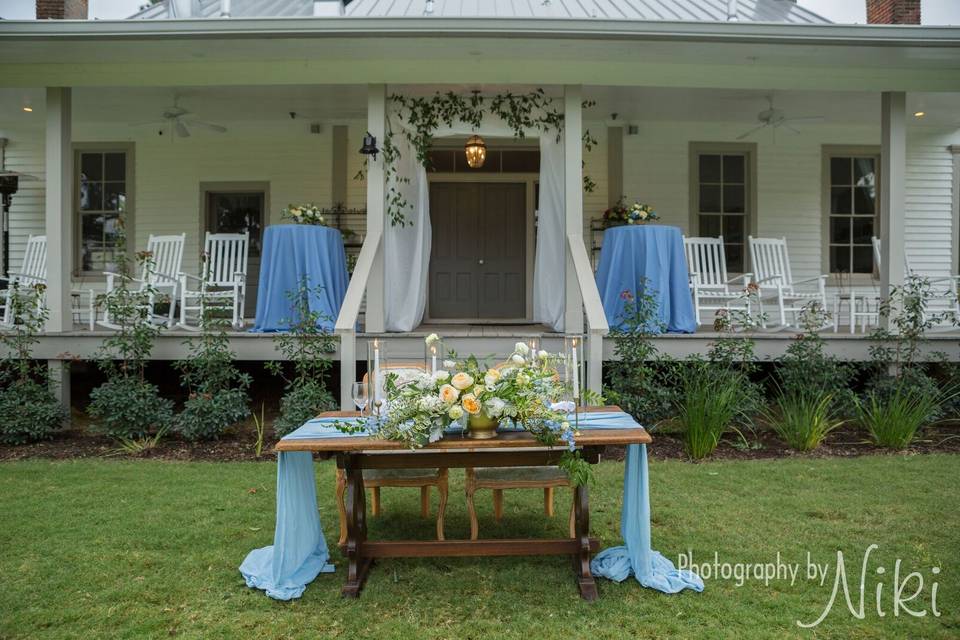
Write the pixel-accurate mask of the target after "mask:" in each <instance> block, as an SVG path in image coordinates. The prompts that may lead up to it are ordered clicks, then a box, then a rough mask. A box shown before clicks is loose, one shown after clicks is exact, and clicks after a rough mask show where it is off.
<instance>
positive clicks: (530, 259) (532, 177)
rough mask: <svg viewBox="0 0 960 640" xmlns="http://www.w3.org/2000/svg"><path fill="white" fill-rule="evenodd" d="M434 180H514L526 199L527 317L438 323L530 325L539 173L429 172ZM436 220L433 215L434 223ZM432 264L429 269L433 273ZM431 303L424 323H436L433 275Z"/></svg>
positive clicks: (442, 321) (449, 320)
mask: <svg viewBox="0 0 960 640" xmlns="http://www.w3.org/2000/svg"><path fill="white" fill-rule="evenodd" d="M433 182H460V183H477V182H480V183H484V182H491V183H492V182H497V183H513V184H523V185H524V191H525V200H526V220H527V224H526V236H527V237H526V245H527V246H526V269H525V272H526V273H525V278H526V282H525V283H524V284H525V287H524V289H525V292H526V298H527V300H526V305H525V306H526V316H525V317H523V318H459V319H449V318H441V319H439V320H436V322H439V323H443V324H509V323H517V324H527V323H530V322H533V265H534V259H535V255H534V254H535V252H536V241H535V240H536V239H535V237H534V236H535V234H536V220H535V217H536V201H535V198H536V184H537V183H538V182H540V174H539V173H439V172H431V173H427V183H428V184H429V183H433ZM432 223H433V219H432V218H431V224H432ZM429 269H430V267H429V265H428V266H427V270H428V272H429ZM426 295H427V305H426V309H425V310H424V314H423V321H424V322H433V321H434V320H433V318H431V317H430V303H429V301H430V278H429V277H428V278H427V290H426Z"/></svg>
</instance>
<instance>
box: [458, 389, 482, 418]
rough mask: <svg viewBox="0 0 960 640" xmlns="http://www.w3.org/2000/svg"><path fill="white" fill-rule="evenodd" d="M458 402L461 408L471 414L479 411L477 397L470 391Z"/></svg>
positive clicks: (473, 414)
mask: <svg viewBox="0 0 960 640" xmlns="http://www.w3.org/2000/svg"><path fill="white" fill-rule="evenodd" d="M460 404H461V405H463V410H464V411H466V412H467V413H469V414H470V415H472V416H475V415H477V414H478V413H480V401H479V400H477V397H476V396H475V395H473V394H472V393H468V394H467V395H465V396H463V399H462V400H461V401H460Z"/></svg>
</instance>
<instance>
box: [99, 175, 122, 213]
mask: <svg viewBox="0 0 960 640" xmlns="http://www.w3.org/2000/svg"><path fill="white" fill-rule="evenodd" d="M126 190H127V188H126V183H123V182H107V183H104V185H103V208H104V210H106V211H123V204H124V200H125V197H126V195H125V192H126Z"/></svg>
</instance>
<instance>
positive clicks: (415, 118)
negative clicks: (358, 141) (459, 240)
mask: <svg viewBox="0 0 960 640" xmlns="http://www.w3.org/2000/svg"><path fill="white" fill-rule="evenodd" d="M390 101H391V102H392V103H393V104H394V105H395V106H396V108H397V110H398V111H399V112H400V113H406V114H407V121H408V122H409V123H410V125H411V129H404V130H402V135H403V136H404V137H405V138H406V139H407V141H408V142H410V144H411V146H413V148H414V150H415V151H416V154H417V161H418V162H419V163H420V164H421V165H422V166H424V167H425V168H427V169H430V168H431V167H430V147H431V146H432V144H433V135H434V133H435V132H436V130H437V129H439V128H440V125H441V124H445V125H446V126H448V127H450V126H453V123H454V122H458V121H460V122H464V123H467V124H469V125H470V126H471V127H472V128H474V129H480V126H481V125H482V123H483V117H484V114H485V113H487V112H489V113H492V114H493V115H495V116H497V117H498V118H500V119H501V120H503V121H504V122H505V123H507V126H509V127H510V129H511V130H512V131H513V137H514V138H515V139H518V140H522V139H524V138H525V137H526V131H528V130H531V129H534V130H537V131H540V132H541V133H542V134H544V135H547V134H553V135H556V139H557V142H559V141H560V136H561V135H562V133H563V121H564V118H563V114H562V113H561V112H559V111H557V109H556V108H555V107H554V106H553V99H552V98H550V97H548V96H547V95H546V93H545V92H544V91H543V89H537V90H535V91H532V92H530V93H526V94H515V93H504V94H497V95H495V96H493V97H491V98H486V97H484V96H482V95H480V94H479V93H474V94H473V95H472V96H469V97H464V96H462V95H458V94H456V93H453V92H452V91H451V92H447V93H439V92H438V93H436V94H435V95H433V96H431V97H429V98H427V97H415V98H411V97H407V96H402V95H398V94H394V95H391V96H390ZM594 104H595V103H594V102H593V101H590V100H587V101H584V102H583V107H584V108H587V107H591V106H593V105H594ZM394 135H396V134H395V133H394V132H393V128H392V127H391V126H390V119H389V117H388V118H387V133H386V135H385V136H384V139H383V149H382V152H381V153H382V154H383V165H384V176H385V178H386V181H387V183H388V184H390V185H391V186H390V189H389V191H388V192H387V198H386V200H387V215H389V216H390V223H391V224H392V225H393V226H401V227H405V226H406V225H408V224H413V223H412V222H410V221H409V220H407V217H406V215H405V211H406V210H407V209H408V208H409V206H410V204H409V203H408V202H407V200H406V198H404V197H403V194H402V193H401V192H400V189H399V185H401V184H408V183H409V182H410V178H409V176H401V175H399V173H398V171H397V161H398V160H399V159H400V150H399V148H397V145H396V144H395V142H394V138H393V136H394ZM582 139H583V145H584V148H585V149H586V150H587V151H590V150H592V149H593V147H594V146H595V145H596V144H597V141H596V139H595V138H594V137H593V136H592V135H590V131H589V129H588V130H585V131H584V132H583V138H582ZM362 174H363V171H362V170H361V172H360V173H359V174H357V177H358V178H359V177H361V176H362ZM583 188H584V191H586V192H588V193H590V192H593V190H594V189H595V188H596V183H594V181H593V180H592V179H591V178H590V176H588V175H584V176H583Z"/></svg>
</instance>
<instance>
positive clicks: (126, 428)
mask: <svg viewBox="0 0 960 640" xmlns="http://www.w3.org/2000/svg"><path fill="white" fill-rule="evenodd" d="M88 412H89V413H90V416H91V417H92V418H94V421H95V426H96V428H97V429H98V430H99V431H101V432H103V433H105V434H106V435H108V436H111V437H113V438H142V437H143V436H145V435H147V434H148V433H150V432H151V431H154V430H161V429H165V428H168V427H169V426H170V421H171V420H172V419H173V402H172V401H170V400H168V399H166V398H161V397H160V394H159V392H158V391H157V388H156V387H155V386H154V385H152V384H149V383H147V382H141V381H140V380H139V379H138V378H135V377H133V376H126V377H124V376H118V377H115V378H111V379H109V380H107V381H106V382H104V383H103V384H102V385H100V386H99V387H97V388H96V389H94V390H93V391H91V392H90V407H89V409H88Z"/></svg>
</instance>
